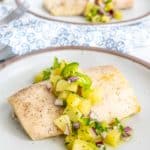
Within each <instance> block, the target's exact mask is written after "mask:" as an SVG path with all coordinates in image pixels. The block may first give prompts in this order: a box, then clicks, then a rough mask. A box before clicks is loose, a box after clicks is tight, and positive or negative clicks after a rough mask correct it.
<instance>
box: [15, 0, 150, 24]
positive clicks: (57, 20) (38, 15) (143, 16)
mask: <svg viewBox="0 0 150 150" xmlns="http://www.w3.org/2000/svg"><path fill="white" fill-rule="evenodd" d="M15 3H16V5H17V7H18V6H20V5H21V3H22V1H21V0H15ZM27 12H28V13H30V14H32V15H34V16H36V17H38V18H42V19H45V20H48V21H55V22H59V23H67V24H73V25H87V26H89V25H94V26H96V25H97V26H108V25H126V23H127V24H128V23H129V24H135V22H136V21H139V20H141V19H143V18H146V17H148V16H150V11H149V12H147V13H146V14H144V15H141V16H139V17H135V18H133V19H129V20H124V21H117V22H110V23H105V24H100V23H80V22H71V21H63V20H60V19H53V18H49V17H46V16H42V15H40V14H37V13H35V12H33V11H31V10H29V9H28V10H27Z"/></svg>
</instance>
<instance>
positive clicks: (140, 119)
mask: <svg viewBox="0 0 150 150" xmlns="http://www.w3.org/2000/svg"><path fill="white" fill-rule="evenodd" d="M115 54H117V55H118V56H117V55H115ZM115 54H112V52H109V51H108V52H107V50H105V52H104V50H102V49H94V48H93V49H91V48H88V49H86V48H58V49H55V51H49V50H48V49H47V50H45V51H42V52H40V53H34V54H31V55H27V56H26V57H22V58H19V60H17V61H16V59H14V60H12V61H9V62H7V63H6V64H7V66H5V67H4V66H3V65H4V64H3V65H1V67H2V66H3V67H4V68H2V69H1V70H0V79H1V80H0V112H1V117H0V133H1V136H0V149H4V150H10V149H15V150H20V148H21V150H41V149H42V150H65V147H64V146H63V139H62V138H51V139H47V140H43V141H34V142H33V141H31V140H30V139H29V138H28V137H27V136H26V134H25V133H24V132H23V130H22V128H21V127H20V125H19V124H17V123H16V121H14V120H13V119H12V118H11V109H10V106H9V104H8V102H7V98H8V97H9V96H10V95H11V94H13V93H14V92H16V91H18V90H19V89H21V88H23V87H25V86H27V85H30V84H31V83H32V81H33V77H34V75H35V74H36V73H37V72H39V71H40V70H41V69H42V68H44V67H46V66H49V65H51V64H52V61H53V58H54V56H57V57H58V58H60V59H66V60H68V61H78V62H80V64H81V67H82V68H88V67H92V66H98V65H108V64H111V65H115V66H116V67H118V68H119V69H120V70H121V71H122V72H123V74H124V75H125V77H126V78H127V79H128V80H129V82H130V83H131V85H132V87H133V88H134V89H135V93H136V95H137V97H138V99H139V102H140V104H141V106H142V111H141V113H139V114H138V115H136V116H134V117H132V118H131V119H130V120H129V122H128V124H129V125H131V126H132V127H133V128H134V131H135V132H134V135H133V138H132V139H131V140H130V141H129V142H127V143H125V144H123V145H121V146H120V147H119V148H118V150H127V149H128V150H134V149H136V150H141V149H143V147H144V149H145V150H149V147H150V142H149V135H150V130H149V127H150V119H149V116H150V101H149V98H150V91H149V89H150V70H149V69H150V64H147V65H146V64H145V66H143V65H141V64H142V63H143V64H144V62H142V61H141V62H139V63H141V64H138V63H136V62H133V61H137V59H134V58H132V60H129V59H127V57H128V58H129V57H130V56H125V57H121V56H123V54H118V53H115ZM119 55H121V56H119ZM10 62H13V63H10ZM8 64H9V65H8ZM148 68H149V69H148Z"/></svg>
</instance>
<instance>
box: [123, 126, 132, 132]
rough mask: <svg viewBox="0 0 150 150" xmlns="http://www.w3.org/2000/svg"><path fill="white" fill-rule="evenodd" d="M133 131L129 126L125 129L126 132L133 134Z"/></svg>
mask: <svg viewBox="0 0 150 150" xmlns="http://www.w3.org/2000/svg"><path fill="white" fill-rule="evenodd" d="M131 131H132V128H131V127H129V126H127V127H125V128H124V132H131Z"/></svg>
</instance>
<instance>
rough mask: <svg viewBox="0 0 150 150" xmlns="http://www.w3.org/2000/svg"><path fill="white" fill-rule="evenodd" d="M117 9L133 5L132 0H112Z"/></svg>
mask: <svg viewBox="0 0 150 150" xmlns="http://www.w3.org/2000/svg"><path fill="white" fill-rule="evenodd" d="M113 2H114V3H115V6H116V7H117V8H118V9H128V8H131V7H133V5H134V0H113Z"/></svg>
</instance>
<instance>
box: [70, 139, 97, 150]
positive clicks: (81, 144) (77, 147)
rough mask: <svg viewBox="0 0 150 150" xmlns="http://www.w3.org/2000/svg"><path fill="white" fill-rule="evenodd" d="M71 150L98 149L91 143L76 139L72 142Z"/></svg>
mask: <svg viewBox="0 0 150 150" xmlns="http://www.w3.org/2000/svg"><path fill="white" fill-rule="evenodd" d="M72 150H98V148H97V147H96V145H95V144H93V143H90V142H86V141H84V140H79V139H77V140H75V141H74V143H73V147H72Z"/></svg>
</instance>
